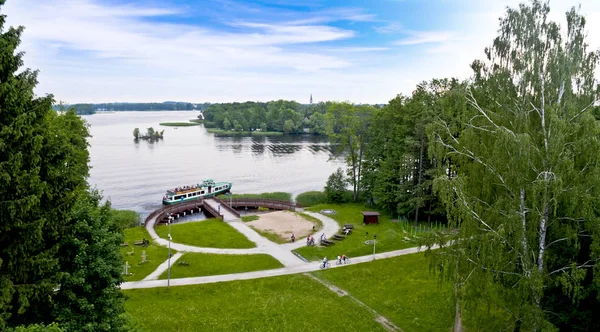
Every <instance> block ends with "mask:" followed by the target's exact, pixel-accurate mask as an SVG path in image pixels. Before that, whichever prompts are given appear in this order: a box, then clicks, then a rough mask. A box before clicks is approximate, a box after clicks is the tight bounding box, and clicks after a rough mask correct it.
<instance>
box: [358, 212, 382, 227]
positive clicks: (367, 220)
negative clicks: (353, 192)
mask: <svg viewBox="0 0 600 332" xmlns="http://www.w3.org/2000/svg"><path fill="white" fill-rule="evenodd" d="M362 214H363V224H365V225H368V224H379V212H365V211H363V213H362Z"/></svg>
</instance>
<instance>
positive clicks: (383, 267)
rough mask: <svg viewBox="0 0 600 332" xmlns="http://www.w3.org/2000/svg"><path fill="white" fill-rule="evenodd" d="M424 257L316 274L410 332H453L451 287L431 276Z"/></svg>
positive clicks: (408, 257) (406, 258)
mask: <svg viewBox="0 0 600 332" xmlns="http://www.w3.org/2000/svg"><path fill="white" fill-rule="evenodd" d="M428 266H429V262H428V261H427V259H426V258H425V257H424V256H423V254H422V253H420V254H413V255H406V256H400V257H395V258H390V259H385V260H377V261H374V262H372V263H364V264H357V265H353V266H347V267H344V268H342V269H330V270H327V271H318V272H313V274H314V275H315V276H317V277H319V278H321V279H323V280H325V281H327V282H328V283H332V284H335V285H336V286H338V287H340V288H342V289H343V290H346V291H348V292H349V293H350V294H352V295H353V296H354V297H356V298H357V299H358V300H360V301H362V302H363V303H365V304H366V305H368V306H370V307H371V308H373V309H375V310H376V311H377V312H378V313H379V314H381V315H383V316H385V317H387V318H388V319H389V320H391V321H392V322H393V323H394V324H396V326H398V327H400V328H401V329H402V330H404V331H406V332H410V331H449V330H450V327H451V326H452V323H453V320H454V302H453V300H452V288H451V285H450V284H447V283H443V284H440V283H439V281H438V277H437V276H434V275H432V274H431V273H429V268H428Z"/></svg>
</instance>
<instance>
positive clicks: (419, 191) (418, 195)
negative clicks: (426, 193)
mask: <svg viewBox="0 0 600 332" xmlns="http://www.w3.org/2000/svg"><path fill="white" fill-rule="evenodd" d="M424 145H425V140H424V139H423V138H421V147H420V149H419V177H418V180H417V181H418V182H417V192H416V194H417V204H416V206H415V227H416V226H417V224H418V223H419V207H420V206H421V197H422V196H423V195H422V192H421V182H422V181H423V150H424V149H425V146H424Z"/></svg>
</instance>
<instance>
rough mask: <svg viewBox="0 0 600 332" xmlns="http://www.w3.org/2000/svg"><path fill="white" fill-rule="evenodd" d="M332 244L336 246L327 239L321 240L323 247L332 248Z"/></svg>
mask: <svg viewBox="0 0 600 332" xmlns="http://www.w3.org/2000/svg"><path fill="white" fill-rule="evenodd" d="M332 244H335V242H333V241H331V240H327V239H324V240H321V245H322V246H326V247H327V246H330V245H332Z"/></svg>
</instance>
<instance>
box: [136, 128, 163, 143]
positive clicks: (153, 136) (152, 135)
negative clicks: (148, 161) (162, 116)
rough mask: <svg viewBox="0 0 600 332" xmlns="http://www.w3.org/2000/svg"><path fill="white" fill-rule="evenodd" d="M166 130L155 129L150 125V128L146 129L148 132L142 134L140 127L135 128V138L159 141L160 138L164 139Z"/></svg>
mask: <svg viewBox="0 0 600 332" xmlns="http://www.w3.org/2000/svg"><path fill="white" fill-rule="evenodd" d="M164 132H165V131H164V130H161V131H155V130H154V128H152V127H150V128H148V129H146V133H145V134H144V135H140V128H135V129H134V130H133V137H134V140H135V141H137V140H140V139H143V140H150V141H152V142H153V141H157V140H159V139H163V133H164Z"/></svg>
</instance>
